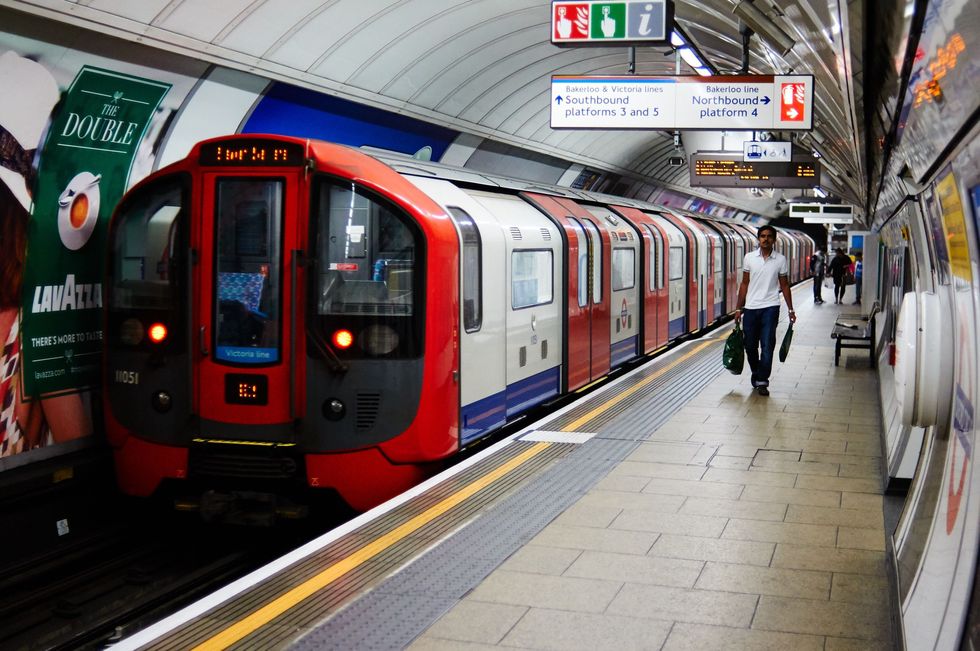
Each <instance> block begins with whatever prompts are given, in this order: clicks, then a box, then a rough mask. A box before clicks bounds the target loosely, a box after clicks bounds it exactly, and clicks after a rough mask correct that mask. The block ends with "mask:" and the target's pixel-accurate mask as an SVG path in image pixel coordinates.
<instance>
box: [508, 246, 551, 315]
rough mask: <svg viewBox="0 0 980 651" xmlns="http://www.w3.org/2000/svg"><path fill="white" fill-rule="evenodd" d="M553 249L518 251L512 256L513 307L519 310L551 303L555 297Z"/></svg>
mask: <svg viewBox="0 0 980 651" xmlns="http://www.w3.org/2000/svg"><path fill="white" fill-rule="evenodd" d="M552 257H553V256H552V252H551V249H544V250H535V249H531V250H518V251H514V252H513V253H512V254H511V299H510V301H511V302H510V304H511V307H512V308H513V309H515V310H519V309H521V308H523V307H533V306H535V305H544V304H545V303H550V302H551V298H552V295H553V291H552V289H553V278H552V273H553V272H552V270H553V269H554V266H553V263H552Z"/></svg>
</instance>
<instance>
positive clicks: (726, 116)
mask: <svg viewBox="0 0 980 651" xmlns="http://www.w3.org/2000/svg"><path fill="white" fill-rule="evenodd" d="M551 128H553V129H659V130H666V131H675V130H680V129H683V130H692V131H693V130H711V131H809V130H811V129H812V128H813V75H776V76H774V75H735V76H713V77H701V76H699V75H680V76H669V77H650V76H640V75H615V76H605V77H598V76H572V75H554V76H552V78H551Z"/></svg>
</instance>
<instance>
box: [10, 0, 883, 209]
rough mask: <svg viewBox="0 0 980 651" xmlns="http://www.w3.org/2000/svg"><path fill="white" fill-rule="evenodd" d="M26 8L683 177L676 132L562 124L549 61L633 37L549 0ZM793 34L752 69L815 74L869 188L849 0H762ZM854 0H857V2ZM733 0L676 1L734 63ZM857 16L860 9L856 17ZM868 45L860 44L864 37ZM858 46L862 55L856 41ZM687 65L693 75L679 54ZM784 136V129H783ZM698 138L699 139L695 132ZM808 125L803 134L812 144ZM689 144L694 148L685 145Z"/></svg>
mask: <svg viewBox="0 0 980 651" xmlns="http://www.w3.org/2000/svg"><path fill="white" fill-rule="evenodd" d="M0 1H2V2H3V3H4V4H6V5H10V6H13V7H15V8H17V9H20V10H22V11H28V12H31V11H33V12H36V13H39V14H42V15H44V16H46V17H49V18H52V17H53V18H55V19H58V20H63V21H64V22H67V23H72V24H78V25H81V26H91V24H93V23H94V24H102V25H106V26H107V30H106V32H107V33H111V34H114V35H118V36H121V37H123V38H130V39H132V40H139V41H140V42H143V43H149V44H152V45H154V46H156V47H163V48H165V49H171V50H172V51H175V52H180V53H182V54H190V55H191V56H197V57H199V58H201V59H204V60H210V61H212V62H214V63H217V64H220V65H224V66H229V67H239V68H241V69H245V70H249V71H251V72H253V73H255V74H260V75H261V74H264V75H266V76H268V77H269V78H270V79H277V80H281V81H285V82H293V83H300V84H302V85H304V86H306V87H309V88H314V89H320V90H322V91H324V92H329V93H331V94H335V95H340V96H346V97H349V98H351V99H354V100H355V101H362V102H368V103H370V104H374V105H376V106H382V107H398V109H399V110H400V111H402V112H404V113H406V114H408V115H414V116H415V117H419V118H422V119H425V120H430V121H432V120H434V121H437V122H441V123H443V124H445V125H447V126H450V127H453V128H456V129H459V130H461V131H464V132H468V133H473V134H477V135H479V136H482V137H487V136H490V137H492V138H494V139H496V140H500V141H502V142H504V143H507V144H510V145H515V146H519V147H525V148H530V149H533V150H536V151H539V152H541V153H546V154H549V155H552V156H559V157H562V158H565V159H567V160H571V161H583V162H587V163H588V164H590V165H592V166H598V167H605V168H607V169H610V170H615V171H617V172H623V171H629V170H632V173H635V174H636V175H638V176H641V177H645V180H646V182H647V183H651V184H656V183H657V182H658V181H659V182H663V183H668V184H671V185H675V184H676V182H677V181H678V179H680V178H682V177H683V176H684V170H680V171H679V170H678V169H677V168H671V167H669V166H667V165H666V164H665V160H666V158H667V157H668V156H671V155H675V154H676V153H677V152H675V151H674V148H673V139H672V135H671V134H669V133H660V132H649V131H628V132H602V131H584V132H556V131H554V130H552V129H551V128H550V126H549V125H548V121H549V117H550V112H549V105H550V101H551V97H550V77H551V75H552V74H626V72H627V68H626V65H627V60H628V50H627V48H570V49H562V48H556V47H554V46H552V45H551V43H550V40H549V24H550V23H549V21H550V2H549V0H329V1H326V2H324V1H318V0H170V1H169V2H168V1H167V0H142V1H140V2H133V1H130V0H79V1H77V2H69V1H67V0H23V1H21V0H0ZM755 4H756V5H757V6H758V7H759V8H760V9H762V10H763V11H764V12H765V13H766V14H767V16H768V17H769V18H770V19H771V20H772V21H773V22H774V23H776V24H777V25H778V26H779V27H780V28H781V29H782V30H783V31H785V32H786V33H787V34H789V35H790V36H792V37H793V38H794V39H795V40H796V45H795V46H794V47H793V49H792V50H791V51H790V52H789V53H788V54H787V55H786V56H785V57H782V56H779V55H778V54H775V53H774V52H773V51H771V50H770V49H769V47H768V46H766V45H765V43H764V42H762V41H761V40H760V38H759V37H758V36H756V37H753V38H752V39H751V43H750V57H749V72H750V73H751V74H780V73H787V72H790V71H792V72H793V73H797V74H807V73H809V74H813V75H814V77H815V80H816V85H817V88H816V92H815V97H816V99H815V124H816V125H817V131H818V136H817V138H816V140H820V141H823V142H822V143H821V144H820V147H821V151H822V152H823V153H824V154H825V155H826V157H827V159H828V160H829V161H831V162H832V164H833V165H834V167H836V168H837V169H839V170H842V171H847V172H850V173H851V177H852V178H850V179H848V180H847V181H846V183H847V185H845V186H844V187H842V188H841V194H842V196H841V198H842V199H843V200H851V201H859V200H860V198H861V197H863V180H862V179H863V178H864V173H863V169H862V168H863V165H864V163H863V160H862V157H861V156H862V153H861V152H862V150H861V148H860V146H859V144H860V142H861V138H860V134H859V129H860V128H861V125H860V124H855V123H856V122H858V120H856V119H855V117H854V116H855V112H854V108H853V107H854V102H855V92H856V91H855V89H854V87H855V81H854V75H855V74H856V73H855V72H854V70H853V68H854V66H853V65H852V62H851V48H850V41H851V39H852V38H854V37H853V36H852V35H851V34H850V33H848V32H849V28H848V25H849V21H848V12H849V11H851V5H850V4H848V3H846V2H845V1H844V0H755ZM851 4H854V5H860V3H851ZM733 7H734V2H733V0H676V1H675V15H676V18H677V23H678V25H679V26H680V27H681V28H682V29H684V31H685V32H686V33H687V35H688V36H689V37H690V38H691V39H692V41H693V42H694V43H695V45H696V46H698V47H699V48H700V49H701V51H702V54H703V55H705V57H706V58H707V60H708V62H709V63H711V64H712V65H714V66H716V67H717V68H718V69H719V71H721V72H722V73H727V74H733V73H735V72H737V71H738V69H739V68H740V67H741V65H742V39H741V35H740V34H739V32H738V19H737V17H736V16H735V15H734V13H733ZM853 22H854V24H858V25H859V24H861V20H860V17H858V18H857V19H856V20H855V21H853ZM858 49H860V48H858ZM858 54H860V53H859V52H858ZM635 61H636V73H637V74H655V75H662V74H674V70H675V56H674V55H673V54H672V53H669V52H667V55H666V56H665V48H663V47H649V48H637V51H636V53H635ZM681 73H682V74H690V73H691V70H690V68H689V67H688V66H687V65H686V64H685V65H683V66H682V68H681ZM781 135H782V137H789V135H790V134H781ZM693 140H697V139H696V138H695V139H693ZM811 142H813V141H812V140H810V139H804V140H803V143H802V144H803V145H804V146H811V145H809V144H808V143H811ZM683 153H684V154H689V153H691V152H686V151H685V152H683Z"/></svg>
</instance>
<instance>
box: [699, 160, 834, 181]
mask: <svg viewBox="0 0 980 651" xmlns="http://www.w3.org/2000/svg"><path fill="white" fill-rule="evenodd" d="M690 170H691V186H694V187H702V188H813V187H816V186H818V185H820V162H819V161H789V162H783V161H742V160H736V159H735V157H733V156H730V155H729V156H725V155H721V156H719V155H718V154H710V155H706V154H694V155H693V156H691V161H690Z"/></svg>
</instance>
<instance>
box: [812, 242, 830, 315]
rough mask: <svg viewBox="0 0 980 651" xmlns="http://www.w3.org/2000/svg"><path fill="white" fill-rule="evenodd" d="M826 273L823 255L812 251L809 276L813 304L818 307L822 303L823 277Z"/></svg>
mask: <svg viewBox="0 0 980 651" xmlns="http://www.w3.org/2000/svg"><path fill="white" fill-rule="evenodd" d="M826 272H827V263H826V262H825V261H824V259H823V253H821V252H820V251H814V252H813V257H812V258H810V275H811V276H813V302H814V303H816V304H817V305H819V304H820V303H823V295H822V291H823V277H824V275H825V274H826Z"/></svg>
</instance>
